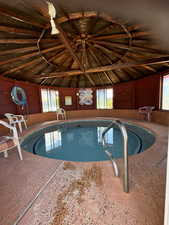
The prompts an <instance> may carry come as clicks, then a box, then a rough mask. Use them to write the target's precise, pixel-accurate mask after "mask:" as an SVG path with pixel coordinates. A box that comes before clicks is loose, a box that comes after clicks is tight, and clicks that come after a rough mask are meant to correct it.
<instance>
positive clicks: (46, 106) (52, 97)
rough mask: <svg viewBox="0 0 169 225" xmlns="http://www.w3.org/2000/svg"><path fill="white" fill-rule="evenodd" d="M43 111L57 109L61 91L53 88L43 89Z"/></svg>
mask: <svg viewBox="0 0 169 225" xmlns="http://www.w3.org/2000/svg"><path fill="white" fill-rule="evenodd" d="M41 98H42V109H43V112H52V111H56V109H57V108H59V92H58V91H56V90H51V89H41Z"/></svg>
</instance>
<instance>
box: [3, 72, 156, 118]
mask: <svg viewBox="0 0 169 225" xmlns="http://www.w3.org/2000/svg"><path fill="white" fill-rule="evenodd" d="M15 85H17V86H20V87H22V88H23V89H24V90H25V92H26V95H27V98H28V112H29V114H35V113H41V96H40V89H41V88H42V87H41V86H39V85H36V84H31V83H28V82H22V81H15V80H11V79H7V78H0V117H1V118H2V117H3V115H4V113H6V112H11V113H14V114H17V113H22V111H21V110H20V108H19V107H17V105H15V104H14V103H13V102H12V99H11V89H12V87H13V86H15ZM43 88H51V89H56V90H58V91H59V96H60V107H63V108H64V109H65V110H67V111H69V110H88V109H96V88H92V89H93V93H94V96H93V105H91V106H80V105H79V97H78V96H77V95H76V93H77V92H78V90H79V89H78V88H57V87H46V86H43ZM109 88H110V87H109ZM113 89H114V109H138V108H139V107H141V106H146V105H153V106H155V107H156V110H158V109H159V98H160V76H159V75H153V76H149V77H146V78H143V79H140V80H136V81H131V82H125V83H121V84H117V85H115V86H113ZM65 96H72V103H73V104H72V105H71V106H65Z"/></svg>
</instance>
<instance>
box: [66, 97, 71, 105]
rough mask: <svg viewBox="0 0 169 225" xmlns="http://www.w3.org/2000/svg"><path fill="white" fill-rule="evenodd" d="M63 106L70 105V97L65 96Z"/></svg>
mask: <svg viewBox="0 0 169 225" xmlns="http://www.w3.org/2000/svg"><path fill="white" fill-rule="evenodd" d="M65 105H72V96H65Z"/></svg>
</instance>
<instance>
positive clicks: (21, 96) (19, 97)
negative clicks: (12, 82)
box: [11, 86, 27, 106]
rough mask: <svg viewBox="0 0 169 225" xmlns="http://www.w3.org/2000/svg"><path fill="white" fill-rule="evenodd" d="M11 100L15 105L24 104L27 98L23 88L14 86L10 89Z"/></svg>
mask: <svg viewBox="0 0 169 225" xmlns="http://www.w3.org/2000/svg"><path fill="white" fill-rule="evenodd" d="M11 96H12V100H13V102H14V103H15V104H17V105H22V106H23V105H26V103H27V98H26V94H25V91H24V89H23V88H21V87H18V86H15V87H13V88H12V91H11Z"/></svg>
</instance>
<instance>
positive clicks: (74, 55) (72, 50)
mask: <svg viewBox="0 0 169 225" xmlns="http://www.w3.org/2000/svg"><path fill="white" fill-rule="evenodd" d="M56 26H57V28H58V30H59V32H60V33H59V37H60V39H61V40H62V41H63V43H64V44H65V47H66V48H67V49H68V51H69V52H70V54H71V56H72V57H73V58H74V60H75V61H76V62H77V63H78V65H79V68H80V69H81V71H83V73H84V71H85V68H84V65H82V64H81V62H80V60H79V58H78V57H77V55H76V54H75V52H74V49H73V47H72V43H70V40H69V39H68V38H67V36H66V34H65V32H64V31H63V30H62V28H61V26H60V25H59V24H58V23H57V22H56ZM84 74H85V76H86V77H87V79H88V80H89V81H90V83H91V84H92V86H94V85H95V83H94V81H92V79H91V78H90V76H89V75H88V74H86V73H84Z"/></svg>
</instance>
